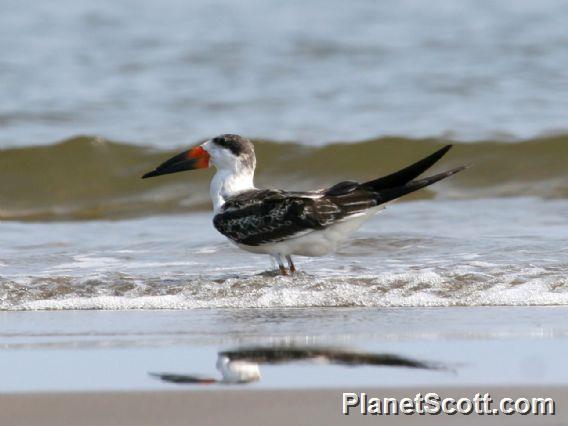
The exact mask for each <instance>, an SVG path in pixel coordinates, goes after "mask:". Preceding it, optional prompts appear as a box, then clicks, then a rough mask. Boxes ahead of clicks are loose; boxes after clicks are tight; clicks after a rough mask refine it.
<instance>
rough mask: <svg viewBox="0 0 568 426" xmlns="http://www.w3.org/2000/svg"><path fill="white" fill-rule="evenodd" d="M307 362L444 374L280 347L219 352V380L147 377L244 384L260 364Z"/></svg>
mask: <svg viewBox="0 0 568 426" xmlns="http://www.w3.org/2000/svg"><path fill="white" fill-rule="evenodd" d="M301 361H309V362H315V363H321V364H337V365H344V366H352V367H354V366H363V365H367V366H388V367H406V368H415V369H424V370H444V369H446V368H445V367H444V366H442V365H441V364H435V363H429V362H424V361H419V360H415V359H410V358H405V357H401V356H398V355H394V354H388V353H372V352H361V351H356V350H349V349H343V348H331V347H309V346H305V347H304V346H280V347H263V346H256V347H247V348H239V349H234V350H228V351H221V352H219V354H218V358H217V365H216V367H217V370H219V372H220V373H221V378H220V379H216V378H212V377H204V376H198V375H185V374H172V373H150V375H151V376H154V377H157V378H159V379H160V380H162V381H165V382H170V383H181V384H214V383H221V384H243V383H251V382H256V381H258V380H260V378H261V374H260V364H268V365H276V364H285V363H292V362H301Z"/></svg>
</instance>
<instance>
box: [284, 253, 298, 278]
mask: <svg viewBox="0 0 568 426" xmlns="http://www.w3.org/2000/svg"><path fill="white" fill-rule="evenodd" d="M286 260H287V261H288V267H289V268H290V273H292V274H295V273H296V267H295V266H294V262H292V257H291V256H286Z"/></svg>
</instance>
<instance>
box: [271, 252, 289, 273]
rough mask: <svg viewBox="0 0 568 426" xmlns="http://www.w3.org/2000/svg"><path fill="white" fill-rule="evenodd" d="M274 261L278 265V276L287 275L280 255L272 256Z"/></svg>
mask: <svg viewBox="0 0 568 426" xmlns="http://www.w3.org/2000/svg"><path fill="white" fill-rule="evenodd" d="M274 259H275V260H276V262H277V263H278V269H280V275H288V270H287V269H286V267H285V266H284V262H283V261H282V256H281V255H276V256H274Z"/></svg>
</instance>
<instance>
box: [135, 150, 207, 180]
mask: <svg viewBox="0 0 568 426" xmlns="http://www.w3.org/2000/svg"><path fill="white" fill-rule="evenodd" d="M209 158H210V157H209V153H208V152H207V151H206V150H205V149H203V147H202V146H201V145H200V146H196V147H195V148H192V149H189V150H187V151H184V152H180V153H179V154H177V155H175V156H173V157H172V158H170V159H169V160H167V161H165V162H163V163H162V164H160V165H159V166H158V167H156V168H155V169H154V170H152V171H151V172H148V173H146V174H145V175H144V176H142V179H146V178H149V177H154V176H161V175H167V174H170V173H177V172H183V171H185V170H195V169H205V168H207V167H209Z"/></svg>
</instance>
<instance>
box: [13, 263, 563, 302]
mask: <svg viewBox="0 0 568 426" xmlns="http://www.w3.org/2000/svg"><path fill="white" fill-rule="evenodd" d="M567 288H568V282H567V281H566V280H565V279H564V280H562V279H560V280H558V279H556V278H555V279H552V280H551V279H550V278H542V277H536V278H533V279H530V280H528V281H527V282H525V283H523V284H515V285H511V284H510V283H496V284H490V285H488V284H487V283H484V282H474V281H470V282H469V283H467V282H466V283H463V282H459V280H454V281H452V280H449V279H448V278H447V277H444V276H441V275H439V274H437V273H434V272H427V273H416V274H412V273H404V274H385V275H384V276H380V277H374V278H360V279H354V278H347V279H346V278H326V279H318V278H314V277H308V276H300V277H296V278H284V277H259V276H254V277H252V278H249V279H245V280H243V279H235V278H231V279H227V280H225V281H223V282H220V283H219V282H211V281H200V280H197V281H193V282H190V283H187V284H185V285H183V286H175V287H174V289H173V290H172V289H170V290H169V291H172V292H173V293H174V294H164V291H163V290H164V289H160V288H159V286H156V285H155V284H154V285H148V284H145V285H144V288H139V289H136V288H130V287H128V290H127V292H125V294H123V295H115V294H114V295H113V294H109V293H112V292H110V291H104V290H103V291H101V289H98V291H97V293H98V294H100V295H97V294H93V295H88V296H86V297H85V296H75V295H73V294H67V295H64V296H62V297H58V298H46V299H36V300H25V301H21V302H19V303H14V304H12V305H11V306H4V308H7V309H16V310H71V309H108V310H126V309H199V308H284V307H287V308H295V307H353V306H361V307H405V306H408V307H410V306H423V307H426V306H526V305H540V306H543V305H568V290H567ZM116 292H117V291H116V290H115V291H114V293H116ZM101 293H102V294H101ZM105 293H106V294H105Z"/></svg>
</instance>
